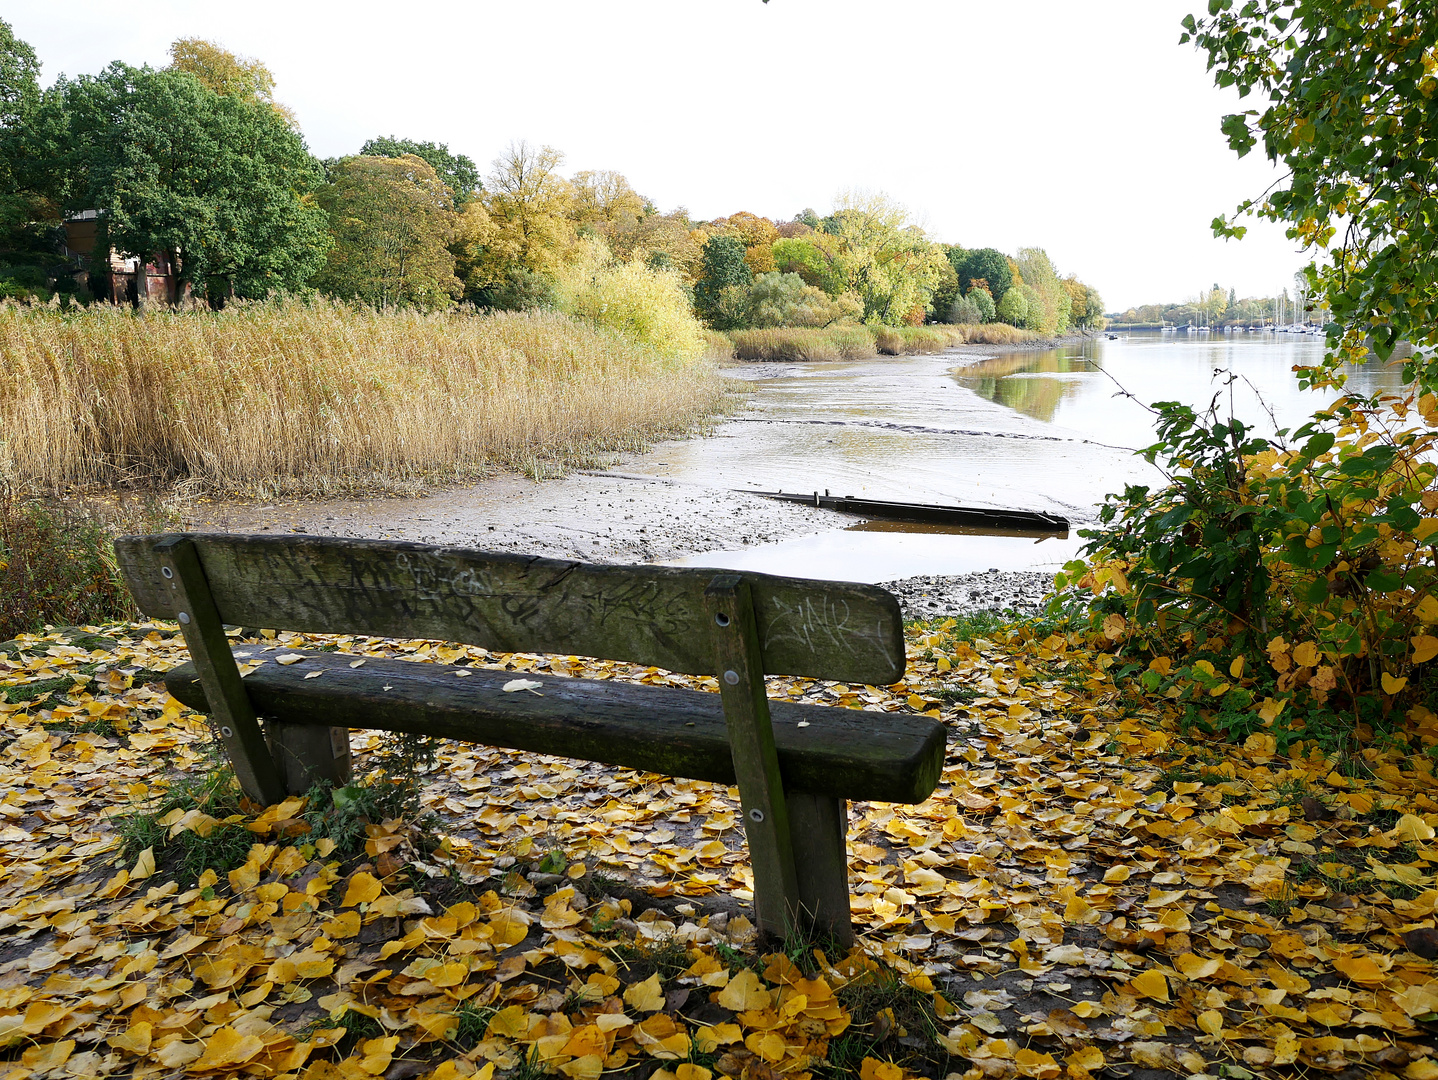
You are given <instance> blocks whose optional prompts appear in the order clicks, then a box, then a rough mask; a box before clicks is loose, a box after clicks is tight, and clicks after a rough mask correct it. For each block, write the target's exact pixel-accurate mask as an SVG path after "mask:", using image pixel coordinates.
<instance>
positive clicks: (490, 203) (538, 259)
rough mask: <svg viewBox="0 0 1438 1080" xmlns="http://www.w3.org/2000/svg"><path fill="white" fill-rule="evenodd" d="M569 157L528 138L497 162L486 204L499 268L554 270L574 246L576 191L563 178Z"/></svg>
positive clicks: (490, 245)
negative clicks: (562, 166)
mask: <svg viewBox="0 0 1438 1080" xmlns="http://www.w3.org/2000/svg"><path fill="white" fill-rule="evenodd" d="M563 161H564V155H563V154H562V153H560V152H559V151H558V150H555V149H553V148H551V147H548V146H541V147H537V148H536V147H533V146H531V145H530V144H529V143H527V142H525V141H524V140H522V139H521V140H520V141H519V142H517V143H510V145H509V147H508V148H507V149H506V150H505V152H504V154H503V155H501V156H500V157H498V158H496V159H495V161H494V168H493V170H492V171H491V172H490V174H489V179H488V183H487V184H486V185H485V193H484V204H485V209H487V210H488V211H489V216H490V219H491V220H492V221H493V223H494V230H495V232H494V236H493V238H492V239H491V240H490V243H489V250H490V251H491V252H492V255H493V259H494V262H495V264H496V266H498V267H519V268H522V269H524V270H529V271H535V272H546V271H553V270H554V269H555V268H556V267H557V266H558V265H559V263H560V261H561V260H562V258H563V254H564V251H565V249H566V248H568V246H569V245H570V244H571V243H572V242H573V238H574V227H573V224H572V222H571V220H570V212H571V206H572V202H573V197H574V194H573V188H572V186H571V185H570V183H569V181H567V180H565V179H564V177H563V176H561V175H560V174H559V166H560V164H561V163H563Z"/></svg>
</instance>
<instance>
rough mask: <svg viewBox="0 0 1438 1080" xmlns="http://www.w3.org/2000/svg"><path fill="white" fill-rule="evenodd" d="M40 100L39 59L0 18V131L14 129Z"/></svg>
mask: <svg viewBox="0 0 1438 1080" xmlns="http://www.w3.org/2000/svg"><path fill="white" fill-rule="evenodd" d="M39 102H40V61H39V60H38V59H37V58H36V56H35V50H34V49H32V48H31V47H30V46H29V45H28V44H26V43H25V42H23V41H21V40H20V39H19V38H17V37H16V36H15V32H14V31H13V30H12V29H11V27H10V24H9V23H7V22H6V21H5V20H4V19H0V130H3V131H6V132H10V131H14V130H16V129H17V128H18V127H19V126H20V124H21V122H22V121H24V120H25V119H26V118H27V117H28V116H29V115H30V113H31V112H32V111H33V110H34V108H35V106H36V105H38V104H39Z"/></svg>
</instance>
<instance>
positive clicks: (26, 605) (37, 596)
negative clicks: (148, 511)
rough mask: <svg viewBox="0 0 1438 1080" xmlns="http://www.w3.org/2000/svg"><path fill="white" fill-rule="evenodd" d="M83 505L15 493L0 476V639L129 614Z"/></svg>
mask: <svg viewBox="0 0 1438 1080" xmlns="http://www.w3.org/2000/svg"><path fill="white" fill-rule="evenodd" d="M114 537H115V531H114V528H113V525H112V524H111V523H109V522H106V521H104V520H102V519H101V518H99V517H98V516H96V515H95V514H93V513H89V512H87V511H86V510H85V509H84V508H82V507H78V506H74V505H69V504H65V503H62V502H58V501H54V500H45V499H37V498H25V497H22V496H19V495H17V494H16V493H15V491H14V490H13V489H12V488H11V487H10V486H9V485H7V484H4V483H3V482H0V641H3V640H6V639H8V638H13V637H15V635H17V634H23V633H27V632H31V631H35V630H39V629H40V628H41V627H42V626H45V625H46V624H47V623H48V624H51V625H56V626H59V625H88V624H91V623H103V622H111V621H113V620H116V619H126V618H131V617H133V615H134V614H135V609H134V605H133V604H132V603H131V601H130V594H129V592H128V591H127V590H126V589H125V586H124V583H123V582H122V581H121V580H120V574H119V571H118V569H117V567H116V566H115V561H114V554H113V552H112V550H111V547H110V544H111V541H113V539H114Z"/></svg>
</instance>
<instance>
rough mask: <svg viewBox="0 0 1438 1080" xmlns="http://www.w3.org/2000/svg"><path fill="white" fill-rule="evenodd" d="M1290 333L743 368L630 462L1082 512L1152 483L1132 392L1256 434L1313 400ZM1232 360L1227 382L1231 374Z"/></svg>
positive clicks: (921, 536) (956, 552) (1008, 556)
mask: <svg viewBox="0 0 1438 1080" xmlns="http://www.w3.org/2000/svg"><path fill="white" fill-rule="evenodd" d="M1322 354H1323V341H1322V338H1321V337H1313V336H1305V335H1298V334H1270V333H1252V334H1248V333H1236V334H1193V335H1190V334H1160V333H1133V334H1123V335H1119V336H1118V337H1117V339H1116V340H1109V339H1108V338H1105V337H1099V338H1091V339H1087V340H1084V341H1082V342H1078V343H1074V344H1070V345H1066V346H1064V347H1063V348H1059V349H1053V350H1048V351H1037V350H1029V351H1020V352H1012V353H1005V354H1001V355H997V356H981V355H976V354H973V353H972V352H967V353H966V351H965V350H964V349H962V348H960V349H956V350H952V351H950V352H947V353H944V354H940V355H935V356H918V357H903V358H891V357H886V358H880V359H875V360H864V361H856V362H839V363H803V364H799V363H794V364H788V363H785V364H773V363H770V364H749V365H744V366H742V367H740V368H737V369H735V370H734V371H733V372H732V374H733V375H735V376H736V377H738V378H741V379H744V380H746V381H748V382H749V383H750V384H751V386H752V388H753V391H754V393H753V396H752V400H751V404H750V406H749V408H748V409H746V410H745V411H744V412H743V413H742V414H740V415H739V416H737V417H736V418H735V419H733V420H731V421H729V422H728V423H726V424H725V425H723V426H722V427H721V428H720V430H719V431H718V433H717V434H716V436H715V437H713V438H709V439H702V440H695V441H692V442H685V443H676V444H671V445H669V446H667V447H665V449H664V452H663V453H662V454H660V455H651V460H648V461H645V462H643V463H640V464H639V465H638V466H637V467H635V468H633V469H632V470H631V471H632V472H635V473H639V474H642V475H647V476H654V477H664V478H667V479H670V480H674V481H679V482H681V483H684V484H695V485H703V486H706V487H726V488H731V489H741V490H742V489H746V488H753V489H767V490H776V489H777V490H783V491H800V492H812V491H829V492H832V493H833V494H834V495H836V496H837V495H854V496H862V497H869V498H877V499H890V500H896V501H906V502H924V503H937V504H947V505H962V506H988V507H1007V508H1014V509H1026V510H1041V511H1049V512H1057V513H1060V514H1062V515H1064V516H1067V517H1069V518H1070V519H1071V520H1072V521H1073V522H1074V523H1075V526H1076V527H1077V526H1081V525H1083V524H1086V523H1091V522H1092V521H1093V519H1094V516H1095V514H1096V511H1097V507H1098V505H1099V504H1100V503H1101V502H1102V501H1103V498H1104V496H1105V495H1106V494H1107V493H1109V492H1113V491H1118V490H1121V489H1122V488H1123V486H1124V485H1125V484H1130V483H1143V484H1150V485H1157V484H1160V483H1162V476H1161V475H1160V474H1159V472H1158V470H1156V469H1154V468H1153V467H1151V466H1149V465H1148V464H1147V463H1145V462H1144V461H1143V460H1142V459H1141V458H1139V457H1137V456H1136V455H1135V453H1134V451H1135V450H1136V449H1138V448H1140V447H1143V446H1147V445H1149V444H1150V443H1152V442H1153V441H1154V440H1155V438H1156V433H1155V427H1154V416H1153V414H1152V413H1151V412H1150V411H1149V410H1148V409H1147V408H1145V407H1144V406H1145V405H1147V404H1150V403H1152V402H1156V401H1165V400H1178V401H1184V402H1187V403H1189V404H1194V405H1207V404H1208V402H1209V401H1210V400H1211V399H1213V398H1214V396H1215V395H1218V401H1219V405H1220V408H1221V409H1223V410H1224V411H1225V415H1227V410H1228V409H1229V408H1230V407H1231V408H1232V410H1233V415H1236V416H1238V417H1239V418H1241V419H1244V420H1245V421H1247V422H1249V423H1251V424H1253V425H1254V426H1255V427H1258V428H1259V429H1261V430H1264V431H1271V430H1272V429H1273V427H1274V422H1273V421H1274V419H1276V421H1277V424H1278V425H1279V426H1288V427H1292V426H1296V425H1297V424H1299V423H1301V422H1302V421H1303V420H1304V419H1305V418H1306V417H1307V416H1308V414H1309V413H1311V412H1312V410H1313V409H1314V408H1315V407H1316V406H1318V405H1319V404H1321V403H1322V401H1324V400H1326V398H1322V397H1320V396H1319V395H1317V394H1315V393H1312V392H1303V391H1300V390H1299V389H1298V385H1297V381H1296V379H1295V378H1294V376H1293V374H1292V369H1293V367H1294V366H1295V365H1300V364H1310V363H1314V362H1316V361H1317V360H1319V359H1320V358H1321V357H1322ZM1227 372H1231V373H1232V375H1233V376H1236V378H1229V377H1228V376H1227V375H1226V374H1225V373H1227ZM1400 385H1401V377H1400V375H1399V371H1398V368H1396V367H1384V366H1382V365H1380V364H1377V363H1372V364H1369V365H1365V366H1363V367H1360V368H1356V369H1354V370H1353V371H1352V372H1351V373H1350V386H1351V387H1352V388H1354V389H1355V390H1360V391H1364V392H1370V391H1373V390H1377V389H1393V390H1396V389H1398V388H1399V387H1400ZM1081 544H1082V541H1081V540H1079V538H1078V537H1077V535H1076V532H1071V533H1070V534H1069V536H1068V537H1067V538H1048V539H1044V540H1042V541H1039V542H1035V541H1034V539H1033V538H1031V537H1019V536H1001V535H974V534H954V533H952V532H948V533H945V532H941V531H935V530H933V529H922V528H920V527H915V526H897V525H883V526H857V527H854V528H850V529H834V530H828V531H823V532H819V533H815V534H812V535H808V536H803V537H799V538H795V539H788V540H783V541H780V542H777V543H771V544H761V545H758V546H753V547H747V548H742V549H740V550H731V551H712V552H705V553H701V554H696V555H693V556H690V557H688V558H685V559H682V560H675V561H677V562H682V563H684V564H688V565H703V566H718V567H726V568H731V569H755V570H764V571H768V572H771V573H783V574H795V575H803V576H813V577H832V578H845V579H849V580H866V581H884V580H893V579H897V578H902V577H910V576H914V575H919V574H957V573H965V572H972V571H981V570H988V569H1000V570H1026V569H1036V570H1054V569H1057V568H1058V567H1059V566H1061V565H1062V564H1063V563H1064V562H1065V561H1067V560H1068V559H1069V558H1071V557H1073V555H1074V554H1075V553H1076V552H1077V550H1078V549H1079V547H1080V546H1081Z"/></svg>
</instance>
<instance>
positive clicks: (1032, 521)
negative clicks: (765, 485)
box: [735, 488, 1069, 534]
mask: <svg viewBox="0 0 1438 1080" xmlns="http://www.w3.org/2000/svg"><path fill="white" fill-rule="evenodd" d="M735 490H736V491H745V492H746V493H747V494H749V495H758V496H760V497H761V498H765V499H779V500H781V501H783V502H795V503H803V504H804V505H805V506H817V507H819V508H821V509H824V510H838V511H840V512H841V513H845V514H859V515H862V516H863V517H867V518H876V519H879V520H884V521H912V522H915V523H918V524H924V525H973V526H979V527H988V528H1003V529H1017V530H1022V531H1023V532H1025V533H1030V532H1033V533H1065V534H1066V533H1067V532H1068V529H1069V520H1068V518H1066V517H1060V516H1059V515H1058V514H1044V513H1040V512H1039V511H1037V510H995V509H989V508H987V507H976V506H937V505H932V504H928V503H906V502H887V501H884V500H880V499H856V498H855V497H854V496H852V495H844V496H842V497H840V496H836V495H830V494H829V493H828V492H827V491H826V492H824V493H823V494H820V493H819V492H817V491H816V492H814V493H813V494H812V495H806V494H803V493H800V492H795V491H753V490H748V489H745V488H736V489H735Z"/></svg>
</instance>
